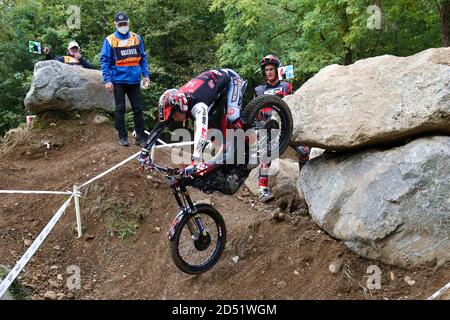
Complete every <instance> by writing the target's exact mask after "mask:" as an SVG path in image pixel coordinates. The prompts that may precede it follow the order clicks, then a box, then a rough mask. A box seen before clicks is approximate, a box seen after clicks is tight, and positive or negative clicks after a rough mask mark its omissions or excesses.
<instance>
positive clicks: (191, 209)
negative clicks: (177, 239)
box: [169, 186, 208, 241]
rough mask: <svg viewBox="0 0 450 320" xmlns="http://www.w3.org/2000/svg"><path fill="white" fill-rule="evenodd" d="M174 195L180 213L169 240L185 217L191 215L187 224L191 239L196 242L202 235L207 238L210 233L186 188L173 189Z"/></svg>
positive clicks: (172, 227) (175, 220) (171, 229)
mask: <svg viewBox="0 0 450 320" xmlns="http://www.w3.org/2000/svg"><path fill="white" fill-rule="evenodd" d="M172 192H173V195H174V197H175V199H176V200H177V203H178V206H179V208H180V212H179V213H178V215H177V216H176V217H175V219H174V221H173V222H172V225H171V227H170V230H169V240H172V238H173V236H174V235H175V232H176V230H177V228H178V225H179V224H180V222H181V220H182V219H183V217H184V216H185V215H189V219H188V220H187V222H186V224H187V226H188V229H189V231H190V233H191V238H192V239H193V240H194V241H196V240H198V239H199V237H200V234H202V235H204V236H206V235H207V234H208V231H207V230H206V228H205V225H204V224H203V221H202V219H201V216H200V214H198V212H197V208H196V207H195V205H194V203H193V202H192V199H191V196H190V195H189V192H188V191H187V189H186V187H185V186H177V187H175V188H173V189H172Z"/></svg>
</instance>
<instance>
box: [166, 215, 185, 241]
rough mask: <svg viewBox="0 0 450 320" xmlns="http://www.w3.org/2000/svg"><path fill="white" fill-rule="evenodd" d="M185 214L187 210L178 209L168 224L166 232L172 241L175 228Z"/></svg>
mask: <svg viewBox="0 0 450 320" xmlns="http://www.w3.org/2000/svg"><path fill="white" fill-rule="evenodd" d="M186 214H187V212H186V211H185V210H180V212H178V214H177V216H176V217H175V219H173V221H172V224H171V225H170V229H169V232H168V234H167V236H168V237H169V240H170V241H172V239H173V236H174V235H175V231H176V230H177V227H178V224H179V223H180V222H181V220H182V219H183V217H184V216H185V215H186Z"/></svg>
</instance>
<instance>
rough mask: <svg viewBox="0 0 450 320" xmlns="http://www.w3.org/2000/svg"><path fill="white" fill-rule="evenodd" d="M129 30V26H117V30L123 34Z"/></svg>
mask: <svg viewBox="0 0 450 320" xmlns="http://www.w3.org/2000/svg"><path fill="white" fill-rule="evenodd" d="M129 30H130V27H129V26H123V27H117V31H119V32H120V33H121V34H126V33H127V32H128V31H129Z"/></svg>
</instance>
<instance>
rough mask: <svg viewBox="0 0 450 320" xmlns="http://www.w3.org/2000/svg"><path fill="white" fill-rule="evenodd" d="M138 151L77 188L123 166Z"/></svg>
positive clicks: (136, 154)
mask: <svg viewBox="0 0 450 320" xmlns="http://www.w3.org/2000/svg"><path fill="white" fill-rule="evenodd" d="M140 153H141V151H139V152H136V153H135V154H133V155H132V156H130V157H128V158H127V159H125V160H123V161H122V162H120V163H118V164H116V165H115V166H113V167H111V168H109V169H108V170H106V171H105V172H103V173H101V174H99V175H98V176H95V177H94V178H92V179H91V180H89V181H86V182H85V183H83V184H82V185H80V186H79V187H78V189H80V188H82V187H85V186H87V185H88V184H91V183H92V182H94V181H95V180H98V179H100V178H101V177H103V176H105V175H107V174H108V173H110V172H111V171H114V170H116V169H117V168H119V167H121V166H123V165H124V164H125V163H127V162H128V161H131V160H133V159H135V158H136V157H137V156H138V155H139V154H140Z"/></svg>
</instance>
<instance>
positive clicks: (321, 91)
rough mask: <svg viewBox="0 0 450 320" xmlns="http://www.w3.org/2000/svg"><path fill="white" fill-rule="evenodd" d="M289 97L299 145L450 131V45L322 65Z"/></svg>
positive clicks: (348, 144) (344, 145) (344, 144)
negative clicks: (349, 62)
mask: <svg viewBox="0 0 450 320" xmlns="http://www.w3.org/2000/svg"><path fill="white" fill-rule="evenodd" d="M285 101H286V102H287V103H288V105H289V106H290V108H291V110H292V114H293V118H294V133H293V137H292V141H293V143H294V144H297V145H308V146H315V147H320V148H324V149H332V150H341V151H342V150H349V149H354V148H360V147H364V146H374V145H381V144H386V143H391V142H397V141H399V140H402V139H403V138H407V137H412V136H414V137H415V136H417V135H420V134H423V133H426V132H430V133H436V132H439V133H444V134H447V133H450V48H439V49H429V50H426V51H423V52H421V53H418V54H416V55H413V56H410V57H405V58H400V57H395V56H390V55H385V56H380V57H375V58H369V59H364V60H360V61H357V62H356V63H354V64H352V65H349V66H338V65H331V66H328V67H326V68H324V69H322V70H321V71H320V72H319V73H318V74H317V75H315V76H314V77H313V78H311V79H310V80H309V81H308V82H306V83H305V84H304V85H303V86H302V87H301V88H300V89H299V90H297V91H296V92H295V94H293V95H291V96H287V97H286V98H285Z"/></svg>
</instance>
